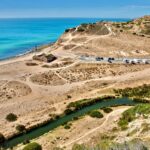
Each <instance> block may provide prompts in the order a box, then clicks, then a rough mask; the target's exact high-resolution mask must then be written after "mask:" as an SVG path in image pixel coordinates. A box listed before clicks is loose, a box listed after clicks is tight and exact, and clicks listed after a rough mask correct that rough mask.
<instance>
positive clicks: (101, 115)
mask: <svg viewBox="0 0 150 150" xmlns="http://www.w3.org/2000/svg"><path fill="white" fill-rule="evenodd" d="M89 115H90V116H91V117H93V118H103V114H102V113H101V112H99V111H97V110H94V111H91V112H90V113H89Z"/></svg>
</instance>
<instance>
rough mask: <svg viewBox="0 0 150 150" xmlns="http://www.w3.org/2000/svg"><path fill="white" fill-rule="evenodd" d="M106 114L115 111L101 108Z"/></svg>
mask: <svg viewBox="0 0 150 150" xmlns="http://www.w3.org/2000/svg"><path fill="white" fill-rule="evenodd" d="M101 109H102V110H103V111H104V112H105V113H110V112H112V111H113V109H112V108H109V107H104V108H101Z"/></svg>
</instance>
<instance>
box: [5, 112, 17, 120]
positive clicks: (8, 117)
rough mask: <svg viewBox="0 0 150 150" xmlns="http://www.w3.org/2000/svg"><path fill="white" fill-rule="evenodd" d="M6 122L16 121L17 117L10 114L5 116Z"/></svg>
mask: <svg viewBox="0 0 150 150" xmlns="http://www.w3.org/2000/svg"><path fill="white" fill-rule="evenodd" d="M6 120H7V121H9V122H13V121H16V120H17V115H15V114H13V113H10V114H8V115H7V116H6Z"/></svg>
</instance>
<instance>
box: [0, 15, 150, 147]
mask: <svg viewBox="0 0 150 150" xmlns="http://www.w3.org/2000/svg"><path fill="white" fill-rule="evenodd" d="M149 29H150V16H146V17H143V18H141V19H136V20H134V21H131V22H128V23H113V22H98V23H96V24H83V25H81V26H78V27H77V28H73V29H68V30H66V31H65V33H64V34H63V35H62V36H61V37H60V38H59V39H58V41H57V42H56V43H55V44H54V45H52V46H50V47H48V48H45V49H43V50H41V51H40V52H34V53H30V54H27V55H24V56H21V57H16V58H12V59H9V60H5V61H1V62H0V133H2V134H3V135H4V136H5V138H6V139H7V138H10V137H12V136H13V135H14V134H17V132H18V131H17V130H16V126H17V125H24V126H25V127H26V129H30V128H32V127H34V126H36V125H37V124H42V123H43V122H46V121H48V120H50V118H51V115H52V114H55V115H59V114H62V113H63V112H64V110H65V109H66V106H67V105H68V104H69V103H70V102H74V101H77V100H80V99H85V98H93V97H94V98H95V97H100V96H103V95H114V94H115V93H114V92H113V90H114V89H119V88H126V87H137V86H140V85H143V84H150V76H149V74H150V64H140V63H137V64H126V63H109V62H103V63H101V62H95V61H84V60H81V59H80V56H83V55H84V56H94V57H113V58H122V59H123V58H141V59H148V58H149V56H150V32H149ZM42 53H45V54H53V55H54V56H56V57H57V59H56V60H54V61H53V62H45V61H38V60H34V59H33V56H35V55H39V54H42ZM128 108H130V106H119V107H114V108H113V111H112V112H111V113H110V114H105V113H104V112H103V114H104V117H103V118H102V119H95V118H91V117H89V116H85V117H82V118H81V119H79V120H77V121H73V122H72V126H71V129H69V130H66V129H64V128H63V127H62V126H61V127H58V128H56V129H55V130H54V131H52V132H50V133H47V134H45V135H43V136H41V137H39V138H38V139H36V140H35V141H36V142H38V143H40V144H41V145H42V147H43V149H44V150H53V148H55V147H60V148H64V149H68V150H70V149H71V148H72V146H73V145H74V144H75V143H88V142H89V141H90V142H89V143H92V144H95V143H96V141H97V140H98V138H100V137H102V136H104V135H105V134H109V135H111V133H112V132H113V130H115V127H116V126H117V120H118V119H119V117H120V116H121V114H122V113H123V112H124V111H125V110H127V109H128ZM10 113H13V114H16V115H17V120H16V121H14V122H9V121H8V120H7V119H6V116H7V115H8V114H10ZM140 119H141V120H142V121H141V123H140V124H139V123H137V122H136V121H137V120H135V121H134V122H133V123H132V124H131V128H130V130H134V128H138V126H140V125H141V124H142V123H143V122H144V120H143V119H142V118H140ZM145 122H148V120H146V121H145ZM129 132H131V131H120V132H119V131H118V132H116V134H115V141H116V142H121V141H122V142H124V141H128V140H132V139H133V137H134V138H138V137H140V136H141V134H140V132H139V133H137V134H136V135H134V136H131V137H130V136H127V134H128V133H129ZM148 133H149V132H147V133H145V134H142V138H143V139H146V140H147V139H149V138H150V137H148ZM113 136H114V135H113ZM22 147H23V146H18V147H16V148H15V149H18V150H22Z"/></svg>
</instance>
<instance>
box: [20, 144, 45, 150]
mask: <svg viewBox="0 0 150 150" xmlns="http://www.w3.org/2000/svg"><path fill="white" fill-rule="evenodd" d="M23 150H42V146H41V145H39V144H38V143H29V144H28V145H26V146H25V147H24V149H23Z"/></svg>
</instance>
